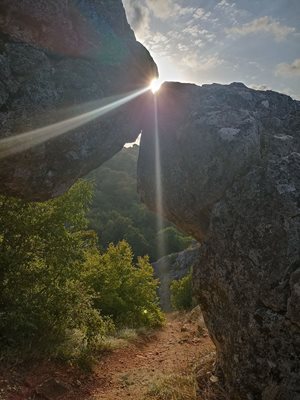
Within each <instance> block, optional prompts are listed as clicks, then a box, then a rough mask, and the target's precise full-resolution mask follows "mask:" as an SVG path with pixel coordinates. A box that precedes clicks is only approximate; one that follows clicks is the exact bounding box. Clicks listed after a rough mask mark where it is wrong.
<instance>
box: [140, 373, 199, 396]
mask: <svg viewBox="0 0 300 400" xmlns="http://www.w3.org/2000/svg"><path fill="white" fill-rule="evenodd" d="M197 388H198V387H197V381H196V377H195V376H194V375H175V374H173V375H161V376H160V377H158V379H157V380H156V381H155V382H153V383H152V384H151V385H150V388H149V390H148V392H147V395H146V397H145V400H148V399H149V400H150V399H155V400H196V398H197Z"/></svg>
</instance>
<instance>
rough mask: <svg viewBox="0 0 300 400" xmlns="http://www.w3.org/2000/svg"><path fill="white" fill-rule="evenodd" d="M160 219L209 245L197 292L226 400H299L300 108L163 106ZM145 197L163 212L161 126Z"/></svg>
mask: <svg viewBox="0 0 300 400" xmlns="http://www.w3.org/2000/svg"><path fill="white" fill-rule="evenodd" d="M157 103H158V132H159V147H160V153H161V154H160V159H161V179H162V188H163V214H164V216H165V217H167V218H168V219H169V220H170V221H172V222H174V223H175V224H177V225H178V226H179V227H180V228H181V229H183V230H185V231H186V232H187V233H189V234H192V235H193V236H194V237H195V238H196V239H197V240H199V241H201V242H202V245H201V248H200V250H199V255H198V263H197V264H196V266H195V267H194V288H195V292H196V295H197V296H198V298H199V301H200V304H201V309H202V311H203V315H204V318H205V322H206V325H207V327H208V330H209V333H210V335H211V337H212V339H213V341H214V343H215V345H216V349H217V364H218V368H219V374H220V377H221V376H222V377H223V379H224V382H225V385H226V387H227V389H228V392H229V394H230V398H231V399H239V400H242V399H243V400H245V399H247V400H248V399H249V400H251V399H252V400H259V399H263V400H275V399H276V400H279V399H281V400H296V399H297V400H298V399H299V398H300V360H299V356H300V325H299V314H300V312H299V299H300V297H299V296H300V291H299V288H300V104H299V102H297V101H294V100H292V99H291V98H290V97H289V96H286V95H282V94H279V93H275V92H272V91H266V92H264V91H255V90H252V89H249V88H247V87H246V86H244V85H243V84H241V83H233V84H230V85H218V84H213V85H203V86H202V87H197V86H195V85H189V84H179V83H165V84H164V85H163V87H162V88H161V90H160V93H159V95H158V96H157ZM150 106H152V115H151V113H149V118H148V120H147V121H145V128H144V130H143V135H142V141H141V151H140V158H139V166H138V176H139V177H138V181H139V192H140V194H141V197H142V200H143V201H144V202H145V203H146V204H147V205H148V206H149V207H150V208H151V209H152V210H157V206H156V199H155V194H156V189H155V188H156V182H155V176H156V174H155V139H154V138H155V135H154V131H155V125H154V123H153V114H154V102H153V103H150V104H149V107H150Z"/></svg>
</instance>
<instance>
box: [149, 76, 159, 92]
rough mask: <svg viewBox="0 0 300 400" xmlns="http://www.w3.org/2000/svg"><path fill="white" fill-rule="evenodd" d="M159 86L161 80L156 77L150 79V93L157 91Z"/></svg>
mask: <svg viewBox="0 0 300 400" xmlns="http://www.w3.org/2000/svg"><path fill="white" fill-rule="evenodd" d="M160 87H161V82H160V81H159V80H158V79H157V78H154V79H152V81H151V83H150V89H151V91H152V93H156V92H158V91H159V89H160Z"/></svg>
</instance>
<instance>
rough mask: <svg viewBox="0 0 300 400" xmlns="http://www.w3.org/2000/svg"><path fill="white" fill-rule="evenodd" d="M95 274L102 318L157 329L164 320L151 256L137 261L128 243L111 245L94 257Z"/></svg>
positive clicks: (119, 324) (92, 261) (92, 277)
mask: <svg viewBox="0 0 300 400" xmlns="http://www.w3.org/2000/svg"><path fill="white" fill-rule="evenodd" d="M89 263H90V267H89V269H91V270H93V273H92V274H91V276H90V278H89V279H90V284H91V286H92V287H93V289H94V291H95V293H96V294H97V297H96V298H95V299H94V304H95V306H96V308H97V309H99V310H100V312H101V314H102V315H105V316H109V317H111V318H112V320H113V321H114V322H115V323H116V324H117V325H118V326H128V327H141V326H148V327H155V326H159V325H161V324H162V321H163V317H162V313H161V311H160V309H159V305H158V303H159V301H158V297H157V287H158V281H157V280H156V279H154V278H153V268H152V266H151V265H150V263H149V259H148V257H139V258H138V261H137V263H136V264H134V262H133V253H132V250H131V248H130V246H129V245H128V243H127V242H125V241H121V242H120V243H119V244H117V245H116V246H115V245H113V244H110V245H109V247H108V249H107V251H106V252H105V253H104V254H99V253H95V254H93V256H92V255H90V258H89Z"/></svg>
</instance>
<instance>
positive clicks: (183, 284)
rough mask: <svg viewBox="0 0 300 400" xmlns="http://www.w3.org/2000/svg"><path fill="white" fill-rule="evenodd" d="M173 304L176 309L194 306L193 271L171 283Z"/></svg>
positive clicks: (186, 308) (187, 308)
mask: <svg viewBox="0 0 300 400" xmlns="http://www.w3.org/2000/svg"><path fill="white" fill-rule="evenodd" d="M171 304H172V306H173V308H174V309H175V310H189V309H191V308H192V306H193V296H192V273H189V274H188V275H187V276H184V277H183V278H181V279H179V280H177V281H176V280H175V281H173V282H172V283H171Z"/></svg>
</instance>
